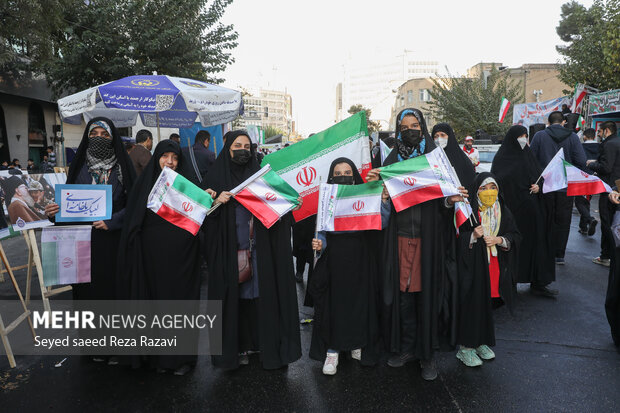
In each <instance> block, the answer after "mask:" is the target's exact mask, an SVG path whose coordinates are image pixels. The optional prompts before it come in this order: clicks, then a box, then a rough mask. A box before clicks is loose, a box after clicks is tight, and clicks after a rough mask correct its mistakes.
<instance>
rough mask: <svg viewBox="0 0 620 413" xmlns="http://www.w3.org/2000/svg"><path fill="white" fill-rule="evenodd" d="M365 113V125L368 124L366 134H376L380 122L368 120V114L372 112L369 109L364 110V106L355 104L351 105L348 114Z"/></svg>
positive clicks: (379, 128) (379, 127)
mask: <svg viewBox="0 0 620 413" xmlns="http://www.w3.org/2000/svg"><path fill="white" fill-rule="evenodd" d="M361 111H366V123H367V124H368V133H369V134H371V133H373V132H378V131H380V130H381V122H379V121H376V120H370V114H371V113H372V111H371V110H370V109H367V108H365V107H364V106H362V105H360V104H357V105H351V107H350V108H349V110H348V111H347V112H349V114H351V115H355V114H356V113H357V112H361Z"/></svg>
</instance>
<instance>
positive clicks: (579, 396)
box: [0, 203, 620, 412]
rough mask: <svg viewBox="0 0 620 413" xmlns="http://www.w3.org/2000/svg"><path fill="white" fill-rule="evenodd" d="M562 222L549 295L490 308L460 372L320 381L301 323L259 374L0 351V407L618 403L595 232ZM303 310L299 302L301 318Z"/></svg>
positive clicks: (369, 370)
mask: <svg viewBox="0 0 620 413" xmlns="http://www.w3.org/2000/svg"><path fill="white" fill-rule="evenodd" d="M593 205H595V204H594V203H593ZM573 218H574V219H573V226H572V228H571V236H570V240H569V244H568V252H567V256H566V265H564V266H562V267H558V271H557V281H556V283H555V285H554V286H555V288H558V289H559V290H560V294H559V297H558V298H557V300H553V299H547V298H540V297H535V296H532V295H531V294H530V293H529V292H528V290H527V288H525V286H521V287H520V288H519V300H518V304H517V308H516V312H515V315H514V316H511V315H510V314H509V313H508V312H507V310H505V309H503V308H502V309H499V310H497V311H496V312H495V321H496V336H497V346H496V347H495V348H494V351H495V353H496V354H497V357H496V359H495V360H494V361H491V362H486V363H485V364H484V365H483V366H482V367H478V368H474V369H472V368H467V367H465V366H464V365H463V364H461V362H459V361H458V360H457V359H456V358H455V355H454V353H441V354H439V355H438V356H437V362H438V367H439V378H438V379H437V380H435V381H434V382H425V381H423V380H422V379H421V378H420V369H419V366H418V365H417V363H410V364H408V365H406V366H405V367H403V368H400V369H394V368H390V367H387V366H386V365H385V362H383V363H381V365H379V366H377V367H361V366H360V365H359V364H357V362H355V361H354V360H342V358H341V362H340V364H339V366H338V373H337V375H336V376H333V377H327V376H324V375H323V374H322V372H321V368H322V363H319V362H316V361H313V360H310V359H309V358H308V355H307V354H308V347H309V343H310V333H311V330H310V327H309V326H306V325H303V326H302V343H303V350H304V355H303V356H302V358H301V359H300V360H299V361H297V362H296V363H293V364H292V365H290V366H289V367H288V368H285V369H280V370H276V371H265V370H263V369H262V368H261V367H260V366H259V364H258V360H257V358H255V357H256V356H252V357H251V360H250V365H249V366H246V367H242V368H240V369H239V370H237V371H234V372H224V371H220V370H217V369H214V368H213V367H211V364H210V362H209V359H208V357H206V356H201V357H200V358H199V361H198V365H197V367H196V369H195V371H194V372H193V373H191V374H188V375H187V376H184V377H176V376H172V375H162V374H156V373H155V372H151V371H145V370H137V371H133V370H130V369H128V368H125V367H118V366H114V367H113V366H107V365H102V364H97V363H93V362H91V361H89V360H87V359H86V358H81V357H77V356H73V357H70V358H69V359H68V360H67V361H66V362H65V363H64V365H63V366H62V367H60V368H55V367H54V364H55V363H56V362H58V361H59V360H60V359H61V357H57V356H55V357H26V356H21V357H17V363H18V367H17V368H15V369H10V368H9V365H8V361H7V360H6V357H4V356H1V357H0V411H2V412H9V411H10V412H16V411H35V409H36V411H89V412H97V411H123V412H159V411H183V412H189V411H227V412H237V411H246V412H257V411H286V412H305V411H319V412H328V411H338V412H341V411H409V412H411V411H433V412H478V411H479V412H489V411H500V412H513V411H514V412H543V411H544V412H555V411H557V412H613V411H618V410H620V353H619V352H618V351H617V349H616V347H614V346H613V344H612V341H611V337H610V333H609V327H608V324H607V321H606V319H605V315H604V308H603V303H604V297H605V290H606V286H607V274H608V271H607V268H603V267H600V266H597V265H595V264H592V263H591V258H592V257H595V256H596V255H598V251H599V247H598V246H599V239H600V232H597V234H596V235H595V236H594V237H592V238H590V237H584V236H582V235H580V234H578V233H577V219H578V217H577V216H574V217H573ZM3 245H4V247H5V249H6V250H8V251H10V252H9V257H10V258H11V260H12V261H14V262H15V265H17V263H20V262H24V261H25V257H23V256H20V253H19V252H16V251H15V250H21V249H23V245H24V243H23V239H19V238H18V239H13V240H10V241H7V242H3ZM23 273H24V272H23V271H22V272H21V273H20V274H19V275H20V278H21V279H22V281H23V280H24V279H25V275H24V274H23ZM23 285H24V283H23V282H22V288H24V287H23ZM301 288H303V287H300V294H301V293H302V291H301ZM33 291H36V289H35V288H34V285H33ZM12 297H13V296H12V294H11V290H10V286H9V285H8V283H4V284H0V299H7V298H12ZM300 301H301V300H300ZM311 314H312V313H311V310H310V309H308V308H304V307H301V308H300V318H306V317H310V316H311Z"/></svg>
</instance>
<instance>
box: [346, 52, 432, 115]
mask: <svg viewBox="0 0 620 413" xmlns="http://www.w3.org/2000/svg"><path fill="white" fill-rule="evenodd" d="M343 69H344V73H343V82H342V86H341V88H336V112H337V113H336V119H335V120H336V121H339V120H342V119H345V118H347V117H348V116H350V115H349V113H348V109H349V108H350V107H351V106H353V105H357V104H361V105H362V106H364V107H365V108H368V109H370V110H371V118H372V119H373V120H378V121H380V122H381V124H382V127H385V126H386V125H385V123H387V122H388V120H389V119H390V115H391V111H392V107H393V103H394V97H395V96H396V94H397V89H398V88H399V86H400V85H402V83H403V82H405V81H406V80H408V79H412V78H427V77H431V76H435V75H436V74H437V72H438V70H439V62H438V61H436V60H432V59H424V58H422V57H420V56H419V55H417V54H416V53H414V52H412V51H410V50H404V51H403V52H401V53H394V54H388V53H377V54H375V55H373V56H372V58H369V57H368V56H363V57H361V58H357V59H353V58H350V59H348V60H347V61H346V63H345V65H344V68H343ZM340 98H341V99H340ZM340 102H341V104H339V103H340Z"/></svg>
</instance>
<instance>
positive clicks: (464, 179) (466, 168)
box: [431, 123, 476, 191]
mask: <svg viewBox="0 0 620 413" xmlns="http://www.w3.org/2000/svg"><path fill="white" fill-rule="evenodd" d="M437 132H443V133H445V134H446V135H448V144H447V145H446V147H445V148H444V151H445V152H446V155H447V156H448V159H449V160H450V163H451V164H452V166H453V167H454V170H455V171H456V174H457V175H458V177H459V181H461V185H463V186H464V187H465V188H466V189H467V190H468V191H472V190H475V188H474V187H473V185H474V179H475V178H476V169H475V168H474V165H473V164H472V163H471V160H470V159H469V158H468V157H467V155H465V152H463V150H462V149H461V147H460V146H459V143H458V142H457V141H456V136H455V134H454V130H453V129H452V126H450V125H449V124H447V123H438V124H437V125H435V126H434V127H433V131H432V133H431V136H432V137H433V139H434V138H435V133H437Z"/></svg>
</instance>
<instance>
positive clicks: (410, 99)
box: [389, 77, 434, 130]
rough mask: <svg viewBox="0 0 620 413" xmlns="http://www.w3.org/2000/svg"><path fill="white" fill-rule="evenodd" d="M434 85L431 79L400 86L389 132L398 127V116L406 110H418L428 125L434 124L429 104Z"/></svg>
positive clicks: (418, 80)
mask: <svg viewBox="0 0 620 413" xmlns="http://www.w3.org/2000/svg"><path fill="white" fill-rule="evenodd" d="M433 86H434V83H433V80H432V79H431V78H428V77H427V78H423V79H410V80H407V81H406V82H405V83H403V84H402V85H400V87H399V88H398V91H397V93H396V99H395V101H394V106H393V107H392V113H391V116H390V126H389V130H393V129H394V125H396V115H398V112H400V111H401V110H403V109H404V108H418V109H420V110H421V111H422V113H423V114H424V119H425V120H426V123H427V124H428V125H429V126H430V125H432V124H434V120H433V117H432V116H431V114H430V111H429V102H430V101H431V94H430V90H431V89H432V88H433Z"/></svg>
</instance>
